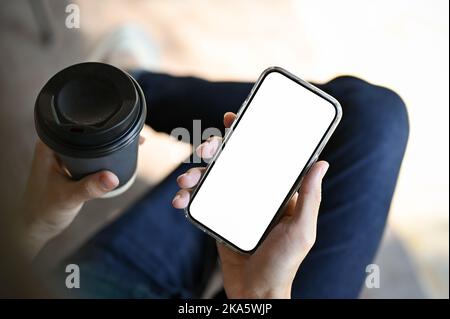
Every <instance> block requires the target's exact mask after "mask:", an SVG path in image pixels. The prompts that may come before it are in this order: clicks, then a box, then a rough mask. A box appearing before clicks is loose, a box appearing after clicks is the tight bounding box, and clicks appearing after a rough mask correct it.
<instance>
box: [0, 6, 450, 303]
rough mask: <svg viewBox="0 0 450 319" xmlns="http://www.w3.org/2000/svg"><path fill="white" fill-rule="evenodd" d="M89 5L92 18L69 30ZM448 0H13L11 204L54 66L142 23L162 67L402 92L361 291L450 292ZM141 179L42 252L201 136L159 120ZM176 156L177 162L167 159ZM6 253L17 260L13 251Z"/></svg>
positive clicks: (50, 258) (6, 165) (7, 62)
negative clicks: (388, 201)
mask: <svg viewBox="0 0 450 319" xmlns="http://www.w3.org/2000/svg"><path fill="white" fill-rule="evenodd" d="M70 3H75V4H77V5H79V8H80V18H81V20H80V28H79V29H68V28H66V26H65V23H64V22H65V19H66V17H67V13H66V11H65V10H66V6H67V5H68V4H70ZM448 6H449V2H448V1H447V0H432V1H428V0H379V1H368V0H365V1H361V0H341V1H333V0H314V1H313V0H309V1H308V0H214V1H213V0H209V1H206V0H204V1H202V0H147V1H145V0H127V1H125V0H122V1H119V0H108V1H93V0H78V1H75V0H74V1H64V0H47V1H44V0H42V1H41V0H29V1H26V0H6V1H2V2H1V4H0V8H1V10H0V147H1V151H0V176H1V178H0V194H1V195H0V196H1V200H0V203H1V204H0V205H1V207H0V214H1V215H2V217H4V219H3V218H2V219H1V220H2V223H3V225H2V227H7V225H6V224H5V222H4V221H6V223H7V221H8V218H10V217H11V218H13V217H17V216H8V214H12V212H13V211H14V208H15V207H16V205H17V203H18V202H19V201H20V196H21V192H22V191H23V188H24V185H25V181H26V177H27V174H28V170H29V166H30V163H31V157H32V151H33V145H34V142H35V140H36V134H35V130H34V122H33V107H34V100H35V98H36V96H37V94H38V92H39V90H40V88H41V87H42V86H43V84H44V83H45V82H46V81H47V80H48V79H49V77H50V76H51V75H53V74H54V73H56V72H57V71H59V70H60V69H62V68H64V67H65V66H68V65H71V64H74V63H77V62H81V61H85V60H87V59H89V57H90V55H91V54H92V52H93V51H94V49H95V47H96V44H97V43H98V42H99V41H100V40H101V39H102V37H104V35H106V34H107V33H108V32H110V31H111V30H114V29H115V28H116V27H118V26H120V25H123V24H125V23H127V24H133V25H137V26H139V27H142V28H143V29H144V30H146V32H147V33H148V35H149V37H150V38H151V39H152V41H153V45H154V46H155V48H156V49H157V50H156V52H157V55H156V56H155V63H154V65H155V70H158V71H161V72H169V73H172V74H189V75H196V76H200V77H204V78H207V79H212V80H237V81H240V80H249V81H253V80H255V79H256V78H257V76H258V75H259V74H260V73H261V71H262V70H263V69H264V68H266V67H267V66H270V65H279V66H283V67H285V68H287V69H288V70H290V71H291V72H293V73H295V74H297V75H299V76H300V77H302V78H305V79H308V80H311V81H316V82H321V81H326V80H328V79H330V78H332V77H334V76H336V75H340V74H352V75H356V76H358V77H362V78H364V79H366V80H368V81H370V82H373V83H376V84H380V85H384V86H387V87H390V88H392V89H393V90H395V91H397V92H398V93H399V94H400V95H401V96H402V98H403V99H404V101H405V102H406V104H407V107H408V111H409V116H410V126H411V133H410V139H409V144H408V148H407V153H406V156H405V160H404V162H403V167H402V169H401V174H400V179H399V182H398V185H397V190H396V194H395V198H394V202H393V205H392V209H391V214H390V218H389V223H388V224H389V225H388V228H387V231H386V233H385V236H384V241H383V244H382V247H381V249H380V251H379V253H378V257H377V260H376V263H377V264H378V265H379V266H380V269H381V287H380V288H379V289H366V290H364V291H363V292H362V295H361V297H362V298H448V297H449V268H448V267H449V266H448V265H449V258H448V254H449V171H448V170H449V140H448V139H449V8H448ZM145 135H146V136H147V143H146V144H145V145H144V147H143V148H142V150H141V152H140V158H139V178H138V181H137V182H136V183H135V185H134V186H133V187H132V189H131V190H130V191H129V192H127V193H126V194H124V195H121V196H119V197H117V198H114V199H109V200H99V201H94V202H90V203H88V204H87V205H86V206H85V207H84V209H83V211H82V213H81V214H80V215H79V217H78V218H77V219H76V220H75V222H74V224H73V225H72V226H71V227H70V228H69V229H68V230H67V231H65V232H64V233H63V234H62V235H61V236H59V237H58V238H56V239H55V240H54V241H52V242H51V243H50V244H49V245H48V246H47V247H46V248H45V250H44V251H43V253H42V255H41V257H40V258H42V259H44V260H46V262H56V261H58V260H60V258H62V257H64V256H65V255H66V254H69V253H70V252H71V251H72V250H73V249H75V248H76V247H78V246H79V245H80V244H81V243H82V242H83V241H84V240H86V238H88V237H89V236H91V235H92V234H93V233H94V232H95V231H96V230H97V229H98V228H99V227H101V226H102V225H104V224H105V223H108V222H110V221H111V220H112V219H113V218H115V217H116V216H117V215H118V214H120V212H121V211H122V209H123V208H124V207H126V206H127V205H128V204H129V203H130V202H131V201H133V200H134V199H136V198H137V197H138V196H139V195H140V194H142V192H143V191H144V190H146V189H148V188H149V187H152V185H155V184H156V183H158V181H160V180H161V179H162V178H163V177H164V176H165V175H166V174H167V173H168V172H170V170H171V169H173V168H174V167H175V166H176V165H177V163H178V161H180V160H181V159H183V158H184V156H185V155H186V154H187V153H188V152H189V151H190V148H189V146H187V145H181V144H179V143H176V142H174V141H173V140H171V139H170V138H169V137H168V136H166V135H164V134H160V133H156V132H153V131H152V130H150V129H149V130H146V132H145ZM167 158H170V159H171V160H170V161H168V160H167ZM0 262H2V263H3V262H6V260H0Z"/></svg>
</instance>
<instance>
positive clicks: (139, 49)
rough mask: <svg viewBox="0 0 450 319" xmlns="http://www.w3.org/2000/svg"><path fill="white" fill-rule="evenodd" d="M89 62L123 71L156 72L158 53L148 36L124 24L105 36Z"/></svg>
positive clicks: (142, 30)
mask: <svg viewBox="0 0 450 319" xmlns="http://www.w3.org/2000/svg"><path fill="white" fill-rule="evenodd" d="M89 61H92V62H103V63H108V64H111V65H114V66H116V67H118V68H121V69H123V70H127V71H132V70H140V69H150V70H153V71H155V70H158V69H159V68H160V58H159V52H158V49H157V47H156V45H155V42H154V41H152V40H151V38H150V36H149V34H148V33H147V32H146V31H145V30H144V29H142V28H141V27H139V26H136V25H130V24H126V25H123V26H120V27H118V28H117V29H115V30H114V31H112V32H111V33H109V34H108V35H106V36H105V37H104V38H103V39H102V40H100V43H99V44H98V45H97V47H96V48H95V49H94V51H93V52H92V54H91V56H90V58H89Z"/></svg>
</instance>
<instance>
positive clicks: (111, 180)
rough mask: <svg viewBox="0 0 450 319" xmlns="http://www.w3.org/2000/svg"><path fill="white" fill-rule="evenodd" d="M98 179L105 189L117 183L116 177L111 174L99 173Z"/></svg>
mask: <svg viewBox="0 0 450 319" xmlns="http://www.w3.org/2000/svg"><path fill="white" fill-rule="evenodd" d="M99 180H100V184H101V185H102V187H103V189H105V190H111V189H113V188H115V187H116V186H117V184H119V180H118V179H117V177H116V176H115V175H111V174H101V175H100V178H99Z"/></svg>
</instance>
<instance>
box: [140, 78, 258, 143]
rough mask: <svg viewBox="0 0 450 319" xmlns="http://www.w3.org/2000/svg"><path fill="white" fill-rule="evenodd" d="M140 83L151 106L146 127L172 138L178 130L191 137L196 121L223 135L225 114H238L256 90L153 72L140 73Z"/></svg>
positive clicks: (250, 86)
mask: <svg viewBox="0 0 450 319" xmlns="http://www.w3.org/2000/svg"><path fill="white" fill-rule="evenodd" d="M136 80H137V81H138V82H139V84H140V85H141V87H142V89H143V91H144V94H145V98H146V100H147V102H148V112H147V120H146V124H148V125H150V126H151V127H152V128H153V129H155V130H157V131H160V132H165V133H168V134H170V133H171V131H172V130H173V129H174V128H177V127H183V128H186V129H188V130H189V132H190V134H191V136H192V135H193V132H192V121H193V120H195V119H199V120H201V123H202V128H203V129H205V128H208V127H214V128H218V129H220V130H221V131H222V134H223V133H224V127H223V114H224V113H225V112H236V111H237V110H238V109H239V107H240V106H241V104H242V102H243V101H244V100H245V98H246V97H247V95H248V94H249V92H250V90H251V88H252V86H253V84H252V83H236V82H209V81H205V80H202V79H199V78H195V77H174V76H170V75H167V74H158V73H150V72H140V73H137V75H136Z"/></svg>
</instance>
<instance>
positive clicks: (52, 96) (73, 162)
mask: <svg viewBox="0 0 450 319" xmlns="http://www.w3.org/2000/svg"><path fill="white" fill-rule="evenodd" d="M145 117H146V103H145V98H144V94H143V92H142V89H141V88H140V86H139V84H138V83H137V82H136V80H134V79H133V77H131V76H130V75H129V74H127V73H126V72H124V71H122V70H120V69H118V68H116V67H113V66H111V65H108V64H104V63H94V62H87V63H80V64H76V65H72V66H70V67H68V68H66V69H64V70H62V71H60V72H58V73H57V74H56V75H54V76H53V77H52V78H51V79H50V80H49V81H48V82H47V83H46V84H45V86H44V87H43V88H42V90H41V92H40V93H39V95H38V97H37V99H36V105H35V109H34V118H35V126H36V131H37V133H38V135H39V137H40V138H41V140H42V141H43V142H44V143H45V144H46V145H48V146H49V147H50V148H51V149H52V150H54V151H55V152H56V153H57V155H58V156H59V157H60V159H61V161H62V163H63V164H64V165H65V167H66V168H67V170H68V171H69V174H70V176H71V178H73V179H75V180H79V179H81V178H83V177H84V176H86V175H89V174H92V173H95V172H98V171H101V170H108V171H111V172H113V173H114V174H116V175H117V177H118V178H119V185H118V186H117V188H116V189H114V190H113V191H111V192H109V193H107V194H106V195H105V196H104V197H112V196H116V195H119V194H121V193H123V192H124V191H126V190H127V189H128V188H129V187H130V186H131V185H132V184H133V182H134V179H135V176H136V168H137V155H138V147H139V133H140V132H141V130H142V127H143V126H144V123H145Z"/></svg>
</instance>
